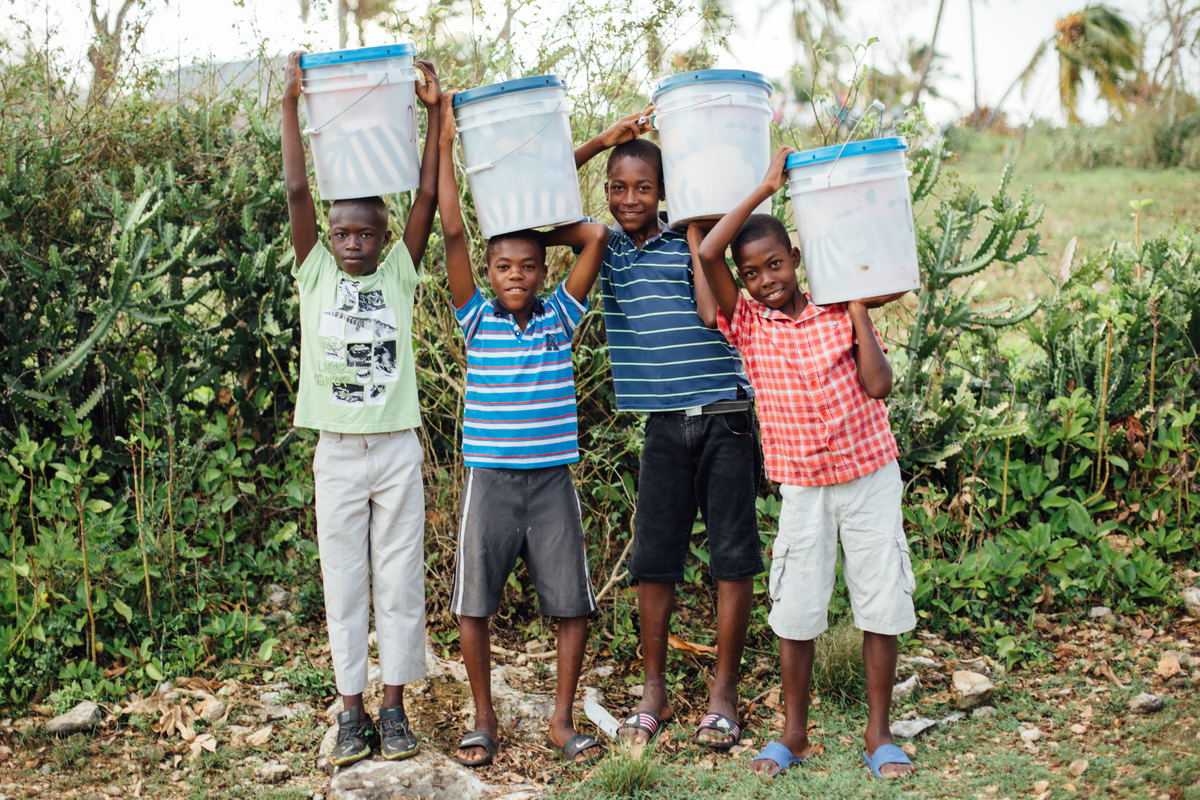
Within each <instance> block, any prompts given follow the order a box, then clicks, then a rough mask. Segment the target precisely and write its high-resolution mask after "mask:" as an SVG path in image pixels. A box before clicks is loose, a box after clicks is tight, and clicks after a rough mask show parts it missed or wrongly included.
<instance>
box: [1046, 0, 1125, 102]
mask: <svg viewBox="0 0 1200 800" xmlns="http://www.w3.org/2000/svg"><path fill="white" fill-rule="evenodd" d="M1054 30H1055V44H1054V48H1055V49H1056V50H1058V96H1059V100H1060V101H1061V102H1062V106H1063V108H1065V109H1066V110H1067V114H1068V116H1069V117H1070V119H1071V121H1072V122H1078V121H1079V117H1078V116H1077V115H1076V113H1075V105H1076V100H1077V96H1078V92H1079V85H1080V84H1081V83H1082V82H1083V73H1084V71H1085V70H1086V71H1088V72H1090V73H1092V75H1093V76H1094V77H1095V79H1096V84H1097V86H1099V87H1100V96H1101V97H1103V98H1104V99H1105V100H1107V101H1108V102H1109V103H1110V104H1111V105H1113V106H1115V107H1117V108H1118V109H1120V110H1121V111H1122V112H1123V111H1124V110H1125V96H1124V93H1123V91H1122V87H1123V84H1125V83H1127V82H1130V81H1132V80H1135V79H1136V78H1137V76H1138V74H1139V73H1140V71H1141V70H1140V64H1141V56H1142V47H1141V42H1140V41H1139V40H1138V35H1137V32H1136V31H1135V30H1134V28H1133V26H1132V25H1130V24H1129V23H1128V22H1127V21H1126V20H1125V18H1124V17H1122V16H1121V15H1120V14H1119V13H1117V11H1115V10H1114V9H1112V8H1110V7H1108V6H1105V5H1097V6H1086V7H1085V8H1084V9H1083V10H1082V11H1080V12H1079V13H1077V14H1068V15H1067V16H1065V17H1063V18H1062V19H1060V20H1059V21H1058V22H1056V23H1054Z"/></svg>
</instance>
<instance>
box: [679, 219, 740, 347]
mask: <svg viewBox="0 0 1200 800" xmlns="http://www.w3.org/2000/svg"><path fill="white" fill-rule="evenodd" d="M716 224H717V221H716V220H700V221H698V222H693V223H692V224H691V225H688V229H687V243H688V252H690V253H691V255H692V286H693V288H694V289H695V292H696V313H697V314H698V315H699V316H700V321H701V322H703V323H704V325H705V327H708V328H715V327H717V298H715V297H713V293H712V289H711V288H710V287H709V285H708V279H707V278H705V277H704V268H703V267H702V266H700V243H701V242H702V241H704V237H705V236H706V235H707V234H708V232H709V231H711V230H712V229H713V226H714V225H716ZM735 300H736V298H735Z"/></svg>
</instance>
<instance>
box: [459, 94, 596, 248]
mask: <svg viewBox="0 0 1200 800" xmlns="http://www.w3.org/2000/svg"><path fill="white" fill-rule="evenodd" d="M454 122H455V124H456V125H457V126H458V135H459V137H460V139H461V140H462V150H463V160H464V161H465V163H466V172H467V180H468V182H469V183H470V185H471V195H472V197H473V198H474V200H475V212H476V215H477V216H478V219H479V229H480V233H481V234H482V235H483V237H484V238H485V239H490V238H491V237H493V236H496V235H497V234H501V233H510V232H512V231H520V230H526V229H529V228H544V227H549V226H555V225H563V224H566V223H569V222H575V221H576V220H579V219H582V217H583V199H582V198H581V197H580V194H579V177H578V174H577V173H576V171H575V150H574V148H573V146H572V144H571V103H570V101H569V100H568V99H567V93H566V87H565V85H564V84H563V82H562V79H560V78H559V77H558V76H557V75H539V76H537V77H533V78H519V79H517V80H511V81H504V82H503V83H495V84H492V85H490V86H480V87H479V88H476V89H468V90H467V91H465V92H459V93H458V94H456V95H455V96H454Z"/></svg>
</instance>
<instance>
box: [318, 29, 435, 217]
mask: <svg viewBox="0 0 1200 800" xmlns="http://www.w3.org/2000/svg"><path fill="white" fill-rule="evenodd" d="M415 54H416V48H415V47H413V45H411V44H407V43H403V44H392V45H387V46H384V47H362V48H358V49H356V50H335V51H334V52H331V53H313V54H310V55H304V56H302V57H301V58H300V68H301V70H302V78H303V85H302V91H303V93H304V109H305V112H306V113H307V116H308V128H307V129H306V130H305V131H304V132H305V133H306V134H308V143H309V147H310V148H311V149H312V157H313V167H314V169H315V170H316V173H317V187H318V188H319V190H320V192H321V198H322V199H323V200H338V199H342V198H347V197H370V196H373V195H385V194H394V193H396V192H404V191H408V190H409V189H416V188H417V187H418V186H420V184H421V160H420V155H419V153H418V150H417V115H416V102H417V100H416V83H415V82H414V75H413V56H414V55H415Z"/></svg>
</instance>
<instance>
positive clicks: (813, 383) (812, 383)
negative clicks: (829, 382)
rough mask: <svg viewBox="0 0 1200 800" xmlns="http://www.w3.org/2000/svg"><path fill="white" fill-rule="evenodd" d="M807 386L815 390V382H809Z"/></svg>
mask: <svg viewBox="0 0 1200 800" xmlns="http://www.w3.org/2000/svg"><path fill="white" fill-rule="evenodd" d="M808 385H809V386H811V387H812V388H814V389H815V388H817V382H816V381H809V382H808Z"/></svg>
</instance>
